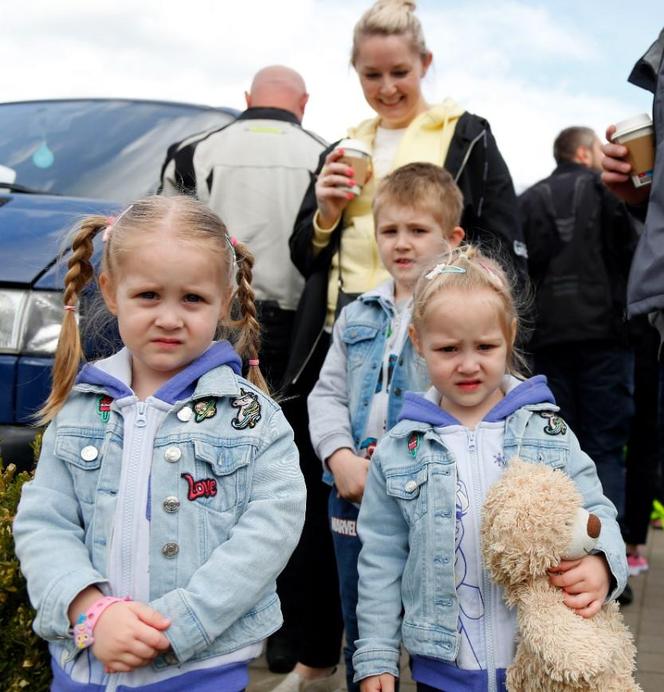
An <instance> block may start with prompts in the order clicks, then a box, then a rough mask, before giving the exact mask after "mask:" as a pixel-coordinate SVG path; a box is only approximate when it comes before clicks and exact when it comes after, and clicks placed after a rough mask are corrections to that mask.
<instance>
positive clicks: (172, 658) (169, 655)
mask: <svg viewBox="0 0 664 692" xmlns="http://www.w3.org/2000/svg"><path fill="white" fill-rule="evenodd" d="M164 662H165V663H167V664H168V665H169V666H174V665H175V664H176V663H178V657H177V656H176V655H175V654H174V653H173V652H172V651H167V652H166V653H165V654H164Z"/></svg>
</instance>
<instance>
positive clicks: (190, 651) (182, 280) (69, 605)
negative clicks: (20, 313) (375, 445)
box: [14, 197, 305, 692]
mask: <svg viewBox="0 0 664 692" xmlns="http://www.w3.org/2000/svg"><path fill="white" fill-rule="evenodd" d="M99 234H103V241H104V242H103V255H102V260H101V268H100V273H99V277H98V282H99V286H100V289H101V293H102V296H103V299H104V302H105V304H106V307H107V308H108V310H109V311H110V312H111V313H112V314H113V315H114V316H115V317H116V318H117V320H118V327H119V332H120V336H121V338H122V342H123V344H124V348H122V349H121V350H120V351H119V352H117V353H115V354H114V355H113V356H111V357H110V358H106V359H104V360H101V361H98V362H95V363H90V364H86V365H84V366H83V368H81V369H80V371H79V364H80V361H81V342H80V337H79V332H78V326H77V320H76V317H77V315H76V312H77V308H78V305H79V299H80V296H81V294H82V292H83V290H84V289H85V287H86V285H87V284H88V283H89V282H90V281H91V280H92V278H93V277H94V269H93V265H92V264H91V259H92V255H93V240H94V238H95V236H97V235H99ZM252 264H253V257H252V255H251V254H250V253H249V251H248V250H247V248H246V247H245V246H244V245H242V244H241V243H238V242H236V241H235V240H234V239H233V238H231V237H230V236H229V234H228V232H227V230H226V228H225V226H224V224H223V223H222V222H221V220H220V219H219V217H217V216H216V215H215V214H214V213H213V212H212V211H210V210H209V209H208V208H207V207H205V206H204V205H202V204H200V203H198V202H196V201H193V200H190V199H187V198H184V197H173V198H166V197H153V198H148V199H144V200H140V201H137V202H134V203H133V204H132V205H131V206H130V207H129V208H127V209H126V210H125V211H124V212H123V213H122V214H120V216H119V217H118V218H117V219H116V220H115V221H109V220H107V219H104V218H103V217H98V216H94V217H89V218H87V219H86V220H84V221H83V222H82V223H81V224H80V226H79V228H78V230H77V231H76V233H75V235H74V238H73V242H72V253H71V258H70V260H69V265H68V266H69V271H68V272H67V274H66V277H65V291H64V303H65V314H64V320H63V325H62V331H61V336H60V341H59V343H58V350H57V353H56V359H55V366H54V369H53V389H52V392H51V394H50V397H49V399H48V400H47V402H46V404H45V406H44V408H43V409H42V411H41V420H42V422H44V423H50V424H49V426H48V428H47V430H46V432H45V434H44V438H43V443H42V450H41V456H40V459H39V463H38V464H37V471H36V474H35V478H34V480H33V481H32V482H30V483H28V484H27V485H26V486H25V488H24V490H23V496H22V498H21V502H20V506H19V509H18V513H17V516H16V520H15V524H14V538H15V542H16V553H17V555H18V557H19V559H20V561H21V569H22V571H23V573H24V574H25V576H26V579H27V582H28V591H29V594H30V599H31V601H32V603H33V605H34V607H35V609H36V611H37V614H36V617H35V621H34V628H35V630H36V632H37V633H38V634H39V635H40V636H41V637H43V638H44V639H46V640H48V641H49V644H50V650H51V654H52V669H53V686H52V688H51V689H52V690H56V691H57V692H61V691H62V692H64V691H67V692H68V691H69V690H72V691H73V690H77V691H80V692H87V691H90V692H92V691H97V690H150V692H170V691H175V690H183V689H187V688H190V689H195V690H196V691H197V692H201V691H206V690H215V691H216V690H227V691H228V692H237V691H238V690H242V689H244V688H245V687H246V685H247V681H248V673H247V664H248V661H249V660H251V659H252V658H254V657H255V656H257V655H258V654H259V653H260V651H261V645H262V644H261V643H262V641H263V640H264V639H265V638H266V637H267V636H268V635H269V634H271V633H272V632H274V631H275V630H276V629H278V628H279V626H280V624H281V613H280V608H279V601H278V598H277V596H276V592H275V579H276V576H277V575H278V574H279V572H280V571H281V570H282V569H283V567H284V566H285V564H286V562H287V560H288V558H289V556H290V554H291V552H292V550H293V549H294V547H295V545H296V543H297V540H298V538H299V534H300V530H301V527H302V523H303V520H304V504H305V490H304V483H303V480H302V476H301V473H300V470H299V464H298V453H297V450H296V448H295V445H294V443H293V437H292V431H291V429H290V427H289V426H288V424H287V423H286V421H285V419H284V416H283V415H282V412H281V410H280V409H279V407H278V406H277V405H276V404H275V403H274V402H273V401H272V400H271V399H270V398H269V396H268V395H267V392H266V387H265V383H264V380H263V377H262V375H261V372H260V369H259V364H258V360H257V355H256V354H257V352H258V341H259V325H258V323H257V321H256V311H255V307H254V296H253V291H252V289H251V270H252ZM234 284H236V285H234ZM231 314H232V315H233V316H234V317H235V320H233V321H231V320H230V315H231ZM224 326H226V327H230V328H231V329H233V330H234V331H235V332H236V334H237V340H236V350H235V349H234V348H233V347H232V346H231V344H230V343H229V342H228V341H217V340H215V337H216V336H217V334H218V333H219V330H220V329H221V328H223V327H224ZM243 358H245V359H246V363H247V365H248V379H244V378H243V377H242V376H241V374H240V373H241V370H242V359H243Z"/></svg>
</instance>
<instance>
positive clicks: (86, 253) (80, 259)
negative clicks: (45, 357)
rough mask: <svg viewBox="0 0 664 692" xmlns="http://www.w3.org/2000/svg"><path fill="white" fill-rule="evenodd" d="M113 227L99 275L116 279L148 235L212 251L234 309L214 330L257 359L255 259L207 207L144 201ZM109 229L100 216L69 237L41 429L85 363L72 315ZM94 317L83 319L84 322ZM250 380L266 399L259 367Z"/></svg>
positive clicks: (176, 200)
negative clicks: (166, 235) (171, 236)
mask: <svg viewBox="0 0 664 692" xmlns="http://www.w3.org/2000/svg"><path fill="white" fill-rule="evenodd" d="M110 221H111V223H112V226H111V228H112V231H111V232H110V233H109V234H108V239H107V241H106V242H104V249H103V254H102V260H101V269H100V271H101V272H104V273H106V274H108V275H109V277H111V279H112V277H113V276H114V275H115V274H117V272H118V268H119V266H120V264H121V262H122V258H123V256H125V255H127V254H128V253H130V252H132V251H133V250H135V248H136V246H137V245H138V244H139V243H140V242H141V241H142V238H143V237H144V236H145V234H146V233H160V232H163V231H165V230H169V231H173V232H174V233H175V234H176V236H177V237H179V238H181V239H183V240H186V241H188V242H198V243H201V244H205V245H206V247H213V248H214V250H213V251H214V252H217V253H218V254H219V257H220V261H221V262H222V266H223V269H224V276H225V277H226V282H225V283H226V286H224V287H222V290H223V291H224V292H226V293H228V294H230V298H231V300H230V303H231V305H232V307H231V311H230V314H231V315H232V316H235V319H229V320H228V321H226V322H225V323H224V324H219V325H218V332H221V331H222V330H223V328H224V327H225V328H227V329H228V330H230V331H231V332H232V333H233V334H234V335H235V339H234V342H235V343H234V345H235V348H236V350H237V352H238V353H239V355H240V356H241V357H242V358H243V359H244V358H246V359H248V360H251V361H254V360H256V361H257V359H258V351H259V348H260V325H259V324H258V320H257V318H256V305H255V298H254V291H253V289H252V287H251V279H252V269H253V265H254V257H253V255H252V254H251V252H250V251H249V249H248V248H247V246H246V245H244V244H243V243H239V242H237V243H235V244H234V245H232V244H231V239H230V237H229V235H228V231H227V229H226V226H225V225H224V223H223V222H222V220H221V219H220V218H219V217H218V216H217V215H216V214H215V213H214V212H213V211H212V210H211V209H210V208H209V207H207V206H205V205H204V204H202V203H200V202H197V201H196V200H194V199H192V198H191V197H185V196H183V195H179V196H174V197H157V196H154V197H147V198H145V199H141V200H138V201H136V202H134V203H133V204H131V205H130V206H129V207H128V208H127V209H126V210H125V211H124V212H123V213H122V214H120V215H119V216H118V217H117V219H116V220H115V221H112V220H110ZM108 228H109V219H107V218H106V217H103V216H89V217H87V218H85V219H84V220H83V221H82V222H81V223H80V224H79V225H78V226H77V227H76V228H75V229H74V232H73V238H72V242H71V255H70V257H69V260H68V262H67V267H68V271H67V273H66V275H65V280H64V284H65V287H64V293H63V300H64V305H65V306H66V308H67V307H69V308H70V309H65V314H64V317H63V320H62V328H61V331H60V338H59V339H58V346H57V349H56V352H55V362H54V365H53V372H52V380H53V385H52V388H51V393H50V395H49V397H48V399H47V400H46V403H45V404H44V406H43V408H42V409H41V410H40V411H39V413H38V414H37V415H38V422H39V424H45V423H48V422H49V421H50V420H52V419H53V418H54V417H55V416H56V414H57V413H58V411H59V410H60V409H61V408H62V406H63V404H64V403H65V400H66V399H67V397H68V396H69V393H70V392H71V389H72V387H73V385H74V381H75V379H76V375H77V373H78V368H79V366H80V364H81V361H82V360H83V349H82V346H81V335H80V331H79V326H78V323H77V320H76V315H75V310H74V309H71V308H77V307H78V306H79V304H80V299H81V295H82V294H83V291H84V289H85V288H86V286H88V284H89V283H90V282H91V281H92V279H93V278H96V277H95V270H94V266H93V264H92V256H93V252H94V242H93V241H94V239H95V237H96V236H97V235H98V234H99V233H100V232H102V231H104V230H106V229H108ZM88 317H94V316H92V315H91V316H88V315H86V318H88ZM247 378H248V380H249V381H250V382H251V383H252V384H254V385H256V386H257V387H259V388H260V389H262V390H263V391H264V392H266V393H269V390H268V387H267V384H266V382H265V379H264V377H263V375H262V373H261V371H260V368H259V367H258V365H255V364H250V365H249V371H248V374H247Z"/></svg>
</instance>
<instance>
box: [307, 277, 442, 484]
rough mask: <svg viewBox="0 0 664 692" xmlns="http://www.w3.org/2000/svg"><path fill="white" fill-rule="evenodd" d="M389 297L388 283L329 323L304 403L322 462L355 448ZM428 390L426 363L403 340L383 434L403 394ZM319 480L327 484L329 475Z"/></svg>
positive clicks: (377, 364)
mask: <svg viewBox="0 0 664 692" xmlns="http://www.w3.org/2000/svg"><path fill="white" fill-rule="evenodd" d="M393 295H394V282H393V280H391V279H390V280H389V281H386V282H384V283H382V284H380V285H379V286H378V287H377V288H376V289H375V290H373V291H369V292H367V293H363V294H362V295H361V296H360V297H359V298H358V299H357V300H356V301H354V302H353V303H351V304H350V305H348V306H347V307H345V308H344V309H343V310H342V311H341V314H340V315H339V319H338V320H337V321H336V323H335V325H334V333H333V336H332V344H331V345H330V350H329V351H328V353H327V356H326V358H325V362H324V363H323V367H322V368H321V371H320V376H319V378H318V382H317V383H316V386H315V387H314V389H313V390H312V392H311V394H310V395H309V399H308V407H309V432H310V434H311V441H312V444H313V447H314V450H315V451H316V454H317V456H318V458H319V459H321V461H323V462H324V461H325V460H326V459H327V458H328V457H329V456H330V455H331V454H332V453H333V452H335V451H336V450H337V449H341V448H343V447H348V448H349V449H352V450H354V451H355V452H356V453H357V452H358V450H359V449H360V443H361V442H362V440H363V438H364V431H365V429H366V425H367V420H368V417H369V411H370V408H371V398H372V396H373V393H374V392H375V391H376V384H377V383H378V377H379V375H380V372H381V366H382V364H383V358H384V355H385V342H386V340H387V327H388V325H389V323H390V320H391V319H392V316H393V315H394V298H393ZM428 386H429V374H428V372H427V368H426V363H425V362H424V359H423V358H421V357H420V356H419V355H418V354H417V353H416V352H415V349H414V348H413V345H412V343H411V341H410V339H407V340H406V342H405V344H404V347H403V350H402V351H401V355H400V357H399V359H398V361H397V363H396V365H395V366H394V372H393V375H392V380H391V383H390V392H389V403H388V409H387V428H388V430H389V429H390V428H391V427H392V426H393V425H395V424H396V422H397V417H398V415H399V412H400V410H401V406H402V405H403V396H404V394H405V393H406V391H407V390H414V391H422V390H424V389H426V388H427V387H428ZM324 480H326V481H327V482H329V483H331V482H332V475H331V474H330V473H329V471H326V472H325V475H324Z"/></svg>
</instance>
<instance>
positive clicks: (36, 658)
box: [0, 462, 51, 692]
mask: <svg viewBox="0 0 664 692" xmlns="http://www.w3.org/2000/svg"><path fill="white" fill-rule="evenodd" d="M30 478H31V474H29V473H26V472H23V473H16V467H15V466H14V465H13V464H10V465H9V466H8V467H7V468H6V469H5V468H2V462H0V680H1V681H2V683H1V685H0V686H1V687H2V690H3V692H21V691H22V692H46V691H47V690H48V688H49V685H50V682H51V669H50V659H49V653H48V647H47V645H46V642H45V641H44V640H42V639H40V638H39V637H38V636H37V635H36V634H35V633H34V632H33V630H32V620H33V619H34V616H35V611H34V610H33V609H32V608H31V606H30V602H29V601H28V592H27V589H26V585H25V579H24V578H23V575H22V574H21V571H20V569H19V565H18V560H17V559H16V555H15V554H14V539H13V537H12V522H13V520H14V516H15V514H16V507H17V506H18V501H19V498H20V496H21V487H22V486H23V484H24V483H25V482H26V481H29V480H30Z"/></svg>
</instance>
